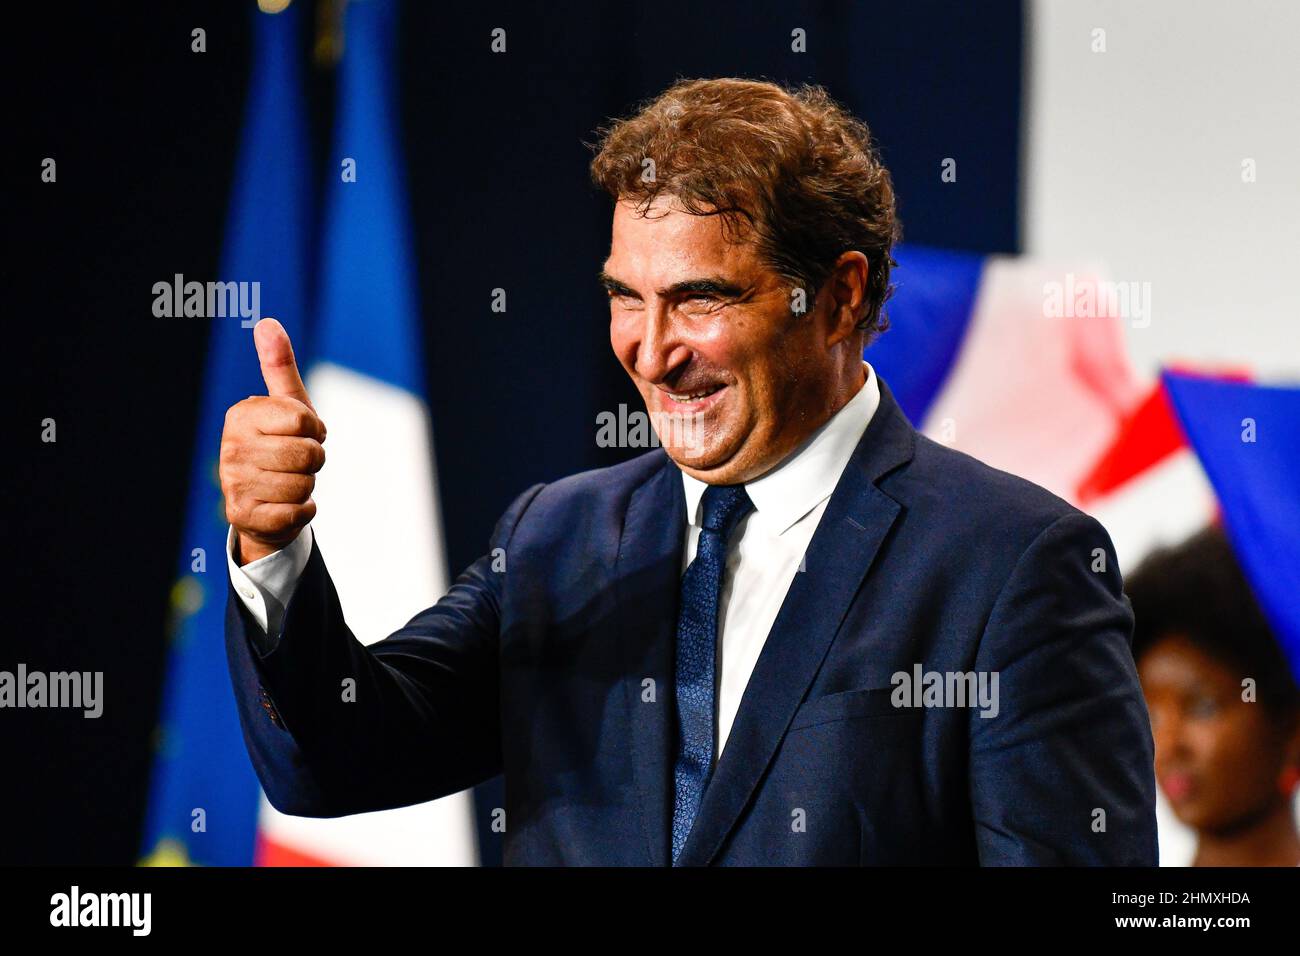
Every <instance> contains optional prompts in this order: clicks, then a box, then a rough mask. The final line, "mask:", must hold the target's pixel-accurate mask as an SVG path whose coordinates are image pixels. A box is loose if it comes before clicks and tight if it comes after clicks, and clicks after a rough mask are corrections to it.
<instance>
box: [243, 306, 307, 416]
mask: <svg viewBox="0 0 1300 956" xmlns="http://www.w3.org/2000/svg"><path fill="white" fill-rule="evenodd" d="M253 343H254V344H255V345H256V346H257V360H258V361H259V362H260V363H261V364H262V380H263V381H264V382H266V394H268V395H272V396H275V397H278V398H296V399H297V400H298V401H300V402H302V403H303V404H304V405H306V406H307V407H308V408H310V409H311V410H312V411H313V412H314V411H316V409H315V408H313V407H312V404H311V399H309V398H308V397H307V388H306V386H304V385H303V384H302V376H300V375H299V374H298V363H297V362H296V361H295V360H294V357H293V343H292V342H290V341H289V333H288V332H286V331H285V330H284V326H283V325H281V324H280V323H279V322H277V321H276V320H275V319H263V320H262V321H260V322H258V323H257V325H256V326H254V327H253Z"/></svg>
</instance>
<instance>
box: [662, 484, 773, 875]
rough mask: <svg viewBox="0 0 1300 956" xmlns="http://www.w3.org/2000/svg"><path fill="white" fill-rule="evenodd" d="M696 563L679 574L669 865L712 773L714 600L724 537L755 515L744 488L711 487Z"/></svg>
mask: <svg viewBox="0 0 1300 956" xmlns="http://www.w3.org/2000/svg"><path fill="white" fill-rule="evenodd" d="M703 507H704V520H703V522H702V525H701V529H700V539H699V544H698V546H697V548H696V551H695V560H694V561H692V562H691V563H690V566H689V567H688V568H687V569H686V573H685V574H683V575H682V587H681V600H680V602H679V604H678V606H679V608H680V610H679V611H678V615H677V666H676V679H677V684H676V689H677V693H676V699H677V728H678V729H677V760H676V763H675V764H674V767H673V864H674V865H675V864H676V863H677V857H678V855H679V854H680V853H681V852H682V847H683V846H685V845H686V837H687V835H688V834H689V833H690V832H691V825H692V824H693V823H694V822H695V814H696V813H698V812H699V809H700V801H701V800H702V799H703V798H704V788H705V787H706V786H707V785H708V782H709V774H710V773H711V772H712V770H713V740H714V720H713V690H714V681H715V677H714V675H715V673H716V668H715V656H716V651H717V643H718V599H719V597H720V594H721V591H722V571H723V568H724V567H726V563H727V538H729V537H730V536H731V532H732V531H734V530H735V528H736V525H738V524H739V523H740V520H741V519H742V518H744V517H745V515H747V514H749V512H751V511H752V510H754V503H753V502H752V501H750V500H749V495H747V494H746V493H745V486H744V485H710V486H709V487H708V488H707V489H705V491H704V498H703Z"/></svg>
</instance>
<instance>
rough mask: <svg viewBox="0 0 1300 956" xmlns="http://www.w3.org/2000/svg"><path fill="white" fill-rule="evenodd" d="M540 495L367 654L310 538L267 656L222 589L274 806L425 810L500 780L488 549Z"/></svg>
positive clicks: (496, 598)
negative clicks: (431, 600) (427, 604)
mask: <svg viewBox="0 0 1300 956" xmlns="http://www.w3.org/2000/svg"><path fill="white" fill-rule="evenodd" d="M542 487H543V486H542V485H536V486H534V487H532V488H530V489H529V490H528V491H526V492H524V494H523V495H521V496H520V497H519V498H517V499H516V500H515V501H514V503H513V504H511V506H510V507H509V508H508V509H507V510H506V512H505V514H504V515H503V516H502V517H501V520H500V521H499V522H498V523H497V526H496V529H495V530H494V532H493V534H492V537H491V540H490V542H489V550H488V553H487V554H486V555H484V556H483V557H481V558H479V559H478V560H477V561H475V562H474V563H473V564H472V565H470V566H469V567H468V568H467V569H465V571H464V572H463V573H462V574H461V575H460V576H459V577H458V578H457V579H456V581H455V583H454V584H453V585H452V587H451V589H450V590H449V591H448V592H447V594H446V595H445V596H444V597H443V598H442V599H441V600H439V601H438V603H437V604H435V605H434V606H433V607H431V608H428V609H427V610H425V611H422V612H421V613H419V614H417V615H416V616H415V617H414V618H412V619H411V620H410V621H409V622H408V623H407V624H406V626H405V627H403V628H401V629H400V630H398V631H396V632H394V633H393V634H391V635H389V636H388V637H387V638H385V639H384V640H382V641H379V642H377V643H375V644H372V645H370V646H366V645H364V644H362V643H361V642H360V641H358V640H357V639H356V637H355V636H354V635H353V634H352V631H351V630H350V629H349V628H348V625H347V622H346V621H344V619H343V612H342V609H341V607H340V605H339V597H338V594H337V593H336V591H335V589H334V583H333V581H331V580H330V576H329V572H328V570H326V567H325V561H324V558H323V556H322V554H321V550H320V547H319V544H320V543H319V541H314V542H313V545H312V551H311V557H310V558H309V559H308V562H307V567H306V568H305V570H304V571H303V574H302V577H301V578H300V580H299V581H298V585H297V587H296V588H295V590H294V593H293V597H292V598H291V599H290V601H289V605H288V607H287V608H286V609H285V614H284V621H283V624H282V629H281V632H280V634H279V638H278V640H277V641H276V642H275V643H274V644H273V645H272V646H270V647H268V646H266V644H265V643H259V642H257V641H256V637H257V636H258V631H259V630H260V629H259V627H258V624H257V622H256V621H255V620H254V619H253V617H252V615H251V614H250V613H249V611H248V609H247V608H246V607H245V606H244V604H243V603H242V602H241V601H240V600H239V596H238V595H237V594H235V593H233V588H232V589H231V590H230V591H229V592H228V596H227V602H226V651H227V658H228V661H229V665H230V675H231V680H232V682H233V685H234V689H235V698H236V702H237V704H238V709H239V719H240V724H241V727H242V729H243V733H244V742H245V744H246V746H247V748H248V752H249V756H250V758H251V759H252V762H253V766H254V769H255V770H256V771H257V776H258V779H259V780H260V781H261V783H262V787H263V789H264V790H265V791H266V795H267V799H268V800H269V801H270V802H271V805H272V806H274V807H275V808H276V809H277V810H279V811H281V812H282V813H289V814H294V815H297V816H309V817H335V816H342V815H344V814H351V813H363V812H367V811H371V810H383V809H388V808H391V807H400V806H407V805H410V804H414V803H422V802H424V801H427V800H433V799H436V798H438V797H442V796H446V795H447V794H450V793H456V792H458V791H461V790H464V789H466V788H467V787H471V786H473V785H475V784H477V783H481V782H482V781H484V780H487V779H489V778H491V777H493V776H495V775H496V774H498V773H500V772H501V765H502V757H501V739H500V738H501V734H500V708H499V686H500V685H499V673H500V671H499V667H498V646H499V641H498V637H499V634H500V627H501V601H502V594H503V588H504V577H505V573H504V571H503V570H497V568H498V567H500V565H501V562H499V561H498V559H497V556H498V555H499V554H501V553H502V551H498V549H503V550H504V549H506V548H507V547H508V546H509V542H510V539H511V537H512V536H513V534H514V531H515V528H516V526H517V524H518V522H519V520H520V518H521V517H522V515H523V513H524V511H525V510H526V509H527V508H528V506H529V504H530V503H531V502H532V500H533V498H534V497H535V496H536V495H537V493H538V492H539V491H540V490H541V489H542ZM349 682H351V683H349ZM345 691H346V692H345Z"/></svg>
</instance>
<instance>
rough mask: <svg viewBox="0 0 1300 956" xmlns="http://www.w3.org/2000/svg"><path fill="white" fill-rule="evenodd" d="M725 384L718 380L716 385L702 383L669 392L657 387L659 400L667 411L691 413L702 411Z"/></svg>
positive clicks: (712, 401) (714, 398) (713, 400)
mask: <svg viewBox="0 0 1300 956" xmlns="http://www.w3.org/2000/svg"><path fill="white" fill-rule="evenodd" d="M726 387H727V386H726V385H724V384H722V383H721V382H719V383H718V384H716V385H703V386H699V387H697V388H692V389H689V390H682V391H676V392H669V391H666V390H664V389H662V388H661V389H659V395H660V400H661V401H662V403H663V405H664V408H665V410H666V411H669V412H678V413H687V414H693V413H697V412H702V411H703V410H704V409H706V408H708V407H709V406H710V405H712V404H713V403H714V402H716V401H717V400H718V398H717V396H718V395H719V394H720V393H721V392H722V391H723V390H724V389H725V388H726Z"/></svg>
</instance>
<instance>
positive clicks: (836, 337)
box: [601, 198, 866, 484]
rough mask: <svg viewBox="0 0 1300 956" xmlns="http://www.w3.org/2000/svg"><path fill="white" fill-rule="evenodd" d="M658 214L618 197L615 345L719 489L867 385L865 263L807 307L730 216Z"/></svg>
mask: <svg viewBox="0 0 1300 956" xmlns="http://www.w3.org/2000/svg"><path fill="white" fill-rule="evenodd" d="M647 213H648V214H647V215H644V216H643V215H641V214H639V213H638V212H637V210H636V208H635V206H634V205H633V204H631V203H629V202H627V201H621V202H618V203H617V204H616V205H615V210H614V225H613V238H612V242H611V246H610V255H609V258H608V260H606V262H605V266H604V269H603V272H602V275H601V281H602V283H603V284H604V286H605V288H606V290H607V291H608V293H609V304H610V329H609V331H610V342H611V344H612V345H613V348H614V353H615V354H616V355H617V356H618V360H619V362H620V363H621V364H622V366H623V368H624V369H625V370H626V371H627V373H628V375H629V376H631V378H632V381H633V382H634V383H635V384H636V387H637V389H638V391H640V393H641V397H642V399H643V400H644V401H645V404H646V410H647V412H648V413H649V415H650V418H651V421H652V422H654V423H655V427H656V431H657V432H658V434H659V438H660V441H661V442H662V444H663V446H664V450H665V451H666V452H667V453H668V454H669V455H670V456H671V457H672V459H673V461H675V462H676V463H677V465H678V466H679V467H680V468H681V469H682V470H683V471H684V472H686V473H687V474H689V475H692V476H694V477H696V478H699V479H700V480H701V481H706V482H708V483H710V484H738V483H741V482H745V481H749V480H752V479H754V478H757V477H759V476H760V475H762V474H763V473H765V472H767V471H769V470H770V469H771V468H773V467H774V466H775V465H776V464H778V463H779V462H780V461H781V460H782V459H783V458H785V457H786V456H787V455H788V454H789V453H790V452H791V451H793V450H794V449H795V448H796V447H797V446H798V445H799V444H800V443H801V442H802V441H803V440H804V439H805V438H807V437H808V436H809V435H811V434H812V433H813V432H814V431H815V430H816V429H817V428H819V427H820V426H821V425H822V424H824V423H825V422H826V421H827V420H828V419H829V418H830V417H831V415H833V414H834V413H835V412H836V411H838V410H839V408H841V407H842V406H843V405H844V403H845V402H847V401H848V400H849V398H851V397H852V396H853V395H854V394H855V393H856V391H857V390H858V388H860V387H861V385H862V383H863V381H864V380H865V379H864V376H863V369H862V359H861V356H862V343H863V334H862V333H861V332H859V331H857V330H856V329H855V328H854V324H855V323H854V317H853V314H852V313H853V312H854V311H859V312H860V304H861V301H862V290H861V289H858V288H857V286H858V285H862V286H865V280H866V263H865V259H863V257H862V256H861V255H860V254H859V253H847V254H846V256H845V257H844V259H845V262H844V263H843V264H842V267H841V268H837V272H836V274H835V275H834V276H832V278H831V280H828V282H827V283H826V286H825V287H824V288H823V290H822V294H820V295H818V296H817V298H816V300H815V301H810V302H809V303H808V311H807V313H806V314H802V315H799V314H795V313H794V311H793V310H792V308H791V304H792V299H791V288H790V286H789V283H788V282H786V281H785V280H783V279H782V278H781V277H780V276H779V275H778V274H777V273H776V272H775V271H774V270H773V269H772V268H771V267H770V266H768V265H767V264H766V263H764V262H763V261H762V260H761V258H760V255H759V251H758V248H757V247H756V246H755V245H754V243H753V242H752V241H749V240H747V239H737V237H735V236H730V237H728V236H725V235H724V232H723V221H722V218H721V217H720V216H716V215H714V216H698V215H692V214H690V213H688V212H685V211H684V210H683V209H682V208H681V207H680V205H678V204H677V202H676V201H675V200H673V199H671V198H661V199H657V200H656V202H655V203H654V204H653V205H652V206H651V207H650V208H649V210H648V211H647ZM859 260H861V261H859ZM855 290H856V291H855Z"/></svg>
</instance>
